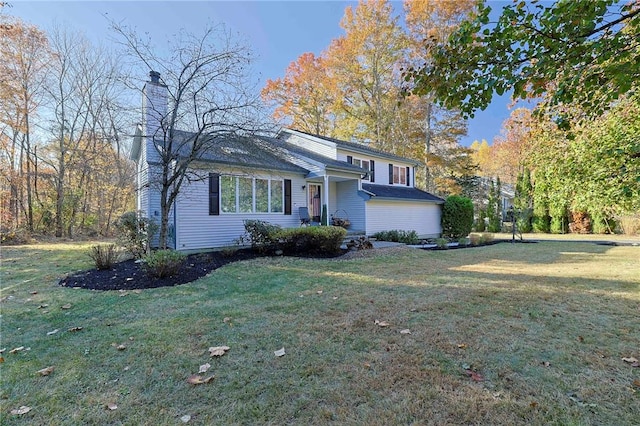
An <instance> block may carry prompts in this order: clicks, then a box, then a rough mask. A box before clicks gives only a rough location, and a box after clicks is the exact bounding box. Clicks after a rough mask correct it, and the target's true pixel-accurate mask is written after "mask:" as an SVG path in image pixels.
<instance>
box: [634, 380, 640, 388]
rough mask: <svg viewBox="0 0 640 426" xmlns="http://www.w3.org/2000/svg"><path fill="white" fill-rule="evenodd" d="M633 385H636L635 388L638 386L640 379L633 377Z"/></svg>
mask: <svg viewBox="0 0 640 426" xmlns="http://www.w3.org/2000/svg"><path fill="white" fill-rule="evenodd" d="M633 386H635V387H637V388H640V379H635V380H634V381H633Z"/></svg>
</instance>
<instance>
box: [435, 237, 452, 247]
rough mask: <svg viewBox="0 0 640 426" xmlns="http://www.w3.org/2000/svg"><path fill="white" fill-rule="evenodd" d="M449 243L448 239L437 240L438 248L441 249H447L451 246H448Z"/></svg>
mask: <svg viewBox="0 0 640 426" xmlns="http://www.w3.org/2000/svg"><path fill="white" fill-rule="evenodd" d="M448 243H449V240H447V239H446V238H436V246H437V247H438V248H439V249H446V248H448V247H449V246H447V244H448Z"/></svg>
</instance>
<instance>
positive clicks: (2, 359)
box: [0, 356, 4, 364]
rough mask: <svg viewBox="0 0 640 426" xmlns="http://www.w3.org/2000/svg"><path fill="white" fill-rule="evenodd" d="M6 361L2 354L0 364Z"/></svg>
mask: <svg viewBox="0 0 640 426" xmlns="http://www.w3.org/2000/svg"><path fill="white" fill-rule="evenodd" d="M3 362H4V358H3V357H1V356H0V364H2V363H3Z"/></svg>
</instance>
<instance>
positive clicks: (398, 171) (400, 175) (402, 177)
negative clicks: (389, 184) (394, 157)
mask: <svg viewBox="0 0 640 426" xmlns="http://www.w3.org/2000/svg"><path fill="white" fill-rule="evenodd" d="M393 183H394V184H400V185H406V184H407V167H402V166H393Z"/></svg>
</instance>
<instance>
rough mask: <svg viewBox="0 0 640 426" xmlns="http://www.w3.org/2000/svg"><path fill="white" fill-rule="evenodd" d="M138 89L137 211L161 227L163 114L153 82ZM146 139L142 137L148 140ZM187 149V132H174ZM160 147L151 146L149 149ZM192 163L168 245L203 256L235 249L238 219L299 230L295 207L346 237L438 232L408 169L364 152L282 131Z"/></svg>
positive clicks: (435, 211)
mask: <svg viewBox="0 0 640 426" xmlns="http://www.w3.org/2000/svg"><path fill="white" fill-rule="evenodd" d="M150 76H151V81H149V82H147V84H146V85H145V87H144V90H143V123H142V125H141V126H139V127H138V130H137V132H136V137H135V138H134V143H133V147H132V150H131V158H132V159H133V160H134V161H135V162H136V164H137V178H136V187H137V207H138V209H139V210H140V211H142V212H143V214H145V215H147V216H148V217H150V218H156V219H158V220H159V218H160V216H159V211H160V196H159V191H158V188H157V187H156V186H155V185H154V184H153V176H154V174H156V173H157V172H156V170H157V168H158V166H159V162H158V159H157V151H156V148H155V147H154V139H153V137H152V136H150V135H154V134H156V132H157V131H158V129H159V120H160V119H161V118H162V117H164V116H165V115H166V112H167V106H166V105H167V93H166V87H164V86H163V85H162V84H161V83H160V82H159V75H158V74H157V73H154V72H153V71H152V72H151V73H150ZM148 135H149V136H148ZM176 137H179V138H184V140H186V141H188V139H189V138H190V137H193V133H189V132H178V133H177V135H176ZM156 142H157V141H156ZM209 145H210V146H209V148H208V149H207V151H206V152H205V154H204V155H203V156H202V157H201V158H200V159H198V160H197V161H195V162H194V163H193V164H192V172H193V173H192V176H193V177H194V178H193V179H192V180H191V181H189V182H186V183H184V184H183V186H182V189H181V192H180V194H179V196H178V199H177V200H176V202H175V205H174V207H173V210H172V215H171V219H170V221H171V223H172V232H171V236H172V246H173V247H174V248H176V249H178V250H202V249H208V248H215V247H224V246H229V245H233V244H234V242H235V241H236V240H237V239H238V237H239V236H241V235H242V234H243V233H244V220H245V219H259V220H264V221H267V222H269V223H273V224H277V225H280V226H282V227H297V226H300V223H301V221H300V216H299V212H300V208H301V207H304V208H307V209H308V212H309V215H310V216H311V218H312V221H314V222H319V221H320V219H321V216H322V209H323V206H326V212H327V218H328V220H329V222H331V217H332V216H334V215H335V216H336V217H339V218H348V220H349V222H350V225H349V227H348V231H349V232H350V233H352V234H366V235H372V234H373V233H375V232H378V231H384V230H392V229H401V230H407V231H409V230H415V231H416V232H417V233H418V234H419V235H420V236H421V237H437V236H439V235H440V233H441V226H440V217H441V204H443V203H444V200H442V199H441V198H438V197H436V196H434V195H432V194H429V193H427V192H424V191H421V190H419V189H417V188H415V187H414V183H415V168H416V166H417V165H418V164H419V163H418V162H416V161H414V160H410V159H407V158H402V157H398V156H395V155H392V154H388V153H385V152H382V151H379V150H375V149H372V148H369V147H367V146H366V145H362V144H357V143H353V142H346V141H340V140H336V139H332V138H327V137H322V136H317V135H310V134H307V133H304V132H300V131H296V130H291V129H282V130H280V132H279V133H278V134H277V136H276V137H275V138H270V137H265V136H246V137H232V138H225V139H212V140H211V143H210V144H209Z"/></svg>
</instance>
